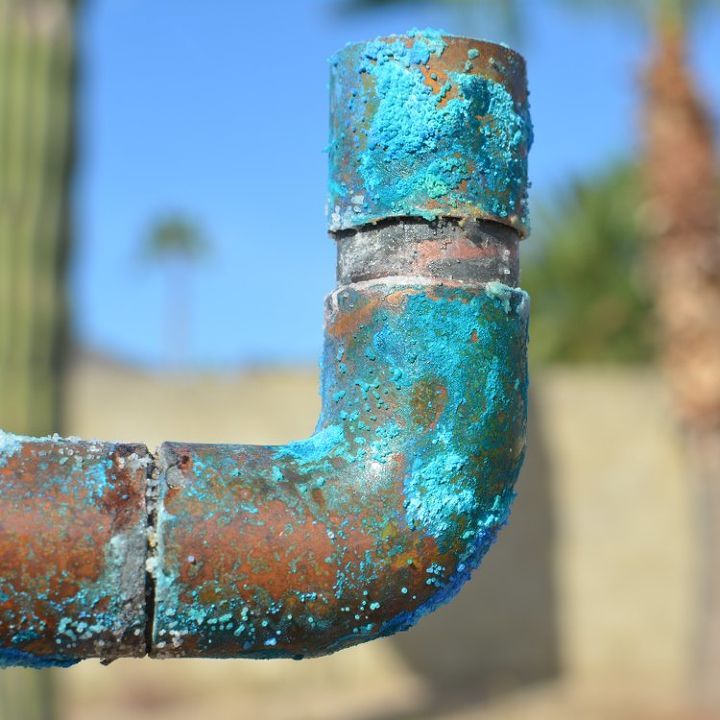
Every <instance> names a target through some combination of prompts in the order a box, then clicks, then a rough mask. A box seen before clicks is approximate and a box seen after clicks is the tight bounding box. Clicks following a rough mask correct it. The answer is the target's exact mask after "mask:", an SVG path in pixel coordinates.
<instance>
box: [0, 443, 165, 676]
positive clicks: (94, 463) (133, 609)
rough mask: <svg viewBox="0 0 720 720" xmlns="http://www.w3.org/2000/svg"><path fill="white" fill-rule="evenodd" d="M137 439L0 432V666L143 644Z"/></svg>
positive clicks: (108, 653) (105, 653)
mask: <svg viewBox="0 0 720 720" xmlns="http://www.w3.org/2000/svg"><path fill="white" fill-rule="evenodd" d="M150 464H151V457H150V455H149V454H148V452H147V449H146V448H145V447H144V446H142V445H116V444H112V443H100V442H83V441H81V440H78V439H62V438H58V437H50V438H24V437H17V436H14V435H8V434H7V433H3V432H0V509H1V511H2V514H1V515H0V667H3V666H8V665H26V666H31V667H45V666H49V665H60V666H67V665H72V664H73V663H75V662H77V661H78V660H82V659H83V658H87V657H99V658H102V659H104V660H112V659H114V658H116V657H120V656H128V655H130V656H141V655H144V654H145V652H146V647H145V628H146V625H147V613H146V607H145V590H146V588H145V560H146V545H147V543H146V533H147V515H146V509H145V491H146V486H147V482H146V481H147V476H148V470H149V467H150Z"/></svg>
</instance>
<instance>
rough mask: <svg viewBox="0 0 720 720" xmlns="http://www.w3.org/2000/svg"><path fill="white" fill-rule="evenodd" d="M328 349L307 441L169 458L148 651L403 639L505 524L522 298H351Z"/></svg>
mask: <svg viewBox="0 0 720 720" xmlns="http://www.w3.org/2000/svg"><path fill="white" fill-rule="evenodd" d="M326 338H327V339H326V344H325V351H324V366H323V385H322V399H323V413H322V417H321V419H320V423H319V425H318V429H317V432H316V434H315V435H314V436H313V437H312V438H310V439H309V440H305V441H300V442H296V443H291V444H290V445H287V446H284V447H252V446H190V445H182V444H176V445H170V446H166V447H165V449H164V450H163V452H164V453H165V454H167V456H168V457H169V458H170V461H169V462H171V463H172V468H173V470H172V473H171V471H170V469H168V471H167V477H168V480H170V478H171V476H172V483H170V482H166V483H163V484H162V486H163V497H162V498H161V502H160V511H159V515H158V537H157V543H158V546H157V547H158V552H157V566H156V567H157V572H156V596H155V623H154V638H153V641H154V645H153V647H154V649H155V650H154V651H155V654H157V655H160V656H163V655H202V656H218V657H227V656H247V657H259V658H272V657H303V656H310V655H318V654H323V653H327V652H332V651H334V650H338V649H340V648H342V647H346V646H348V645H352V644H355V643H358V642H362V641H365V640H370V639H372V638H375V637H379V636H383V635H388V634H391V633H394V632H396V631H398V630H402V629H406V628H408V627H410V626H411V625H412V624H413V623H415V622H416V621H417V620H418V619H419V618H420V617H421V616H422V615H424V614H425V613H427V612H429V611H431V610H432V609H434V608H435V607H436V606H437V605H439V604H440V603H443V602H446V601H447V600H449V599H450V598H451V597H453V596H454V595H455V593H456V592H457V591H458V589H459V588H460V586H461V585H462V583H463V582H464V581H465V580H466V579H467V578H468V577H469V575H470V573H471V571H472V570H473V569H474V568H475V567H476V566H477V564H478V563H479V561H480V559H481V558H482V556H483V555H484V553H485V552H486V551H487V549H488V548H489V546H490V545H491V544H492V542H493V541H494V539H495V537H496V534H497V531H498V530H499V528H500V527H502V525H503V524H504V523H505V522H506V520H507V516H508V512H509V508H510V504H511V502H512V499H513V496H514V492H513V486H514V483H515V480H516V478H517V474H518V472H519V469H520V466H521V464H522V459H523V454H524V448H525V420H526V402H527V400H526V391H527V372H526V361H525V352H526V340H527V297H526V295H525V294H524V293H523V292H522V291H520V290H516V289H511V288H509V287H506V286H504V285H500V284H498V283H495V284H493V285H492V287H491V288H489V289H480V290H478V289H474V290H472V289H461V288H457V287H452V288H449V287H443V286H442V285H436V286H427V287H424V286H411V287H403V286H397V287H396V286H392V285H390V286H388V285H386V284H384V283H378V284H377V285H376V286H373V287H370V288H364V289H362V290H359V289H353V288H352V286H350V287H348V288H344V289H341V290H340V291H338V292H337V293H336V294H335V295H334V296H332V297H331V300H330V310H329V319H328V331H327V335H326ZM178 470H179V473H178Z"/></svg>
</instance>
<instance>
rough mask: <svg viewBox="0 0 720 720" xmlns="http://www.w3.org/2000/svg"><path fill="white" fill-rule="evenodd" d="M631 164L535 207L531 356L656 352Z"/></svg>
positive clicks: (529, 268) (628, 356) (550, 358)
mask: <svg viewBox="0 0 720 720" xmlns="http://www.w3.org/2000/svg"><path fill="white" fill-rule="evenodd" d="M641 195H642V187H641V182H640V173H639V171H638V170H637V169H636V168H635V167H633V166H629V165H620V166H617V167H614V168H612V169H610V170H609V171H608V172H606V173H604V174H602V175H601V176H599V177H596V178H591V179H587V180H580V181H577V182H574V183H573V184H572V185H570V186H569V187H568V188H567V189H566V190H565V191H563V192H561V193H560V194H559V196H558V197H557V198H556V199H555V200H554V201H553V202H552V204H551V205H549V206H545V207H541V208H539V209H538V210H537V211H536V213H535V217H536V225H537V231H536V232H535V233H534V235H533V236H532V237H531V238H530V239H529V240H528V241H526V245H525V246H524V248H523V250H524V257H523V267H524V270H523V275H522V286H523V287H524V288H525V289H526V290H528V292H529V293H530V295H531V298H532V323H531V332H532V343H531V349H532V350H531V351H532V354H533V356H534V359H536V360H540V361H545V362H568V363H573V362H645V361H648V360H651V359H652V358H653V356H654V353H655V343H654V328H655V324H654V322H653V318H652V293H651V289H650V280H649V278H648V277H647V274H646V271H645V268H646V266H647V263H646V262H645V257H644V255H645V248H646V237H645V234H644V232H643V230H642V225H641V223H640V222H639V214H640V207H641Z"/></svg>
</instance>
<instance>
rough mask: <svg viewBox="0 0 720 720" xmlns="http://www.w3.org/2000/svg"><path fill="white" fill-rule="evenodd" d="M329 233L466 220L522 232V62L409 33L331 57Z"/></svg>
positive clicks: (525, 137)
mask: <svg viewBox="0 0 720 720" xmlns="http://www.w3.org/2000/svg"><path fill="white" fill-rule="evenodd" d="M330 96H331V117H332V118H333V122H332V123H331V135H330V146H329V171H330V195H329V208H328V209H329V214H330V229H331V230H333V231H337V230H343V229H348V228H352V227H359V226H362V225H365V224H368V223H372V222H377V221H379V220H383V219H386V218H389V217H403V216H408V217H423V218H425V219H435V218H438V217H459V218H463V217H470V218H479V219H480V218H481V219H486V220H495V221H497V222H501V223H504V224H507V225H510V226H512V227H514V228H515V229H517V230H518V231H519V232H520V233H521V234H525V233H526V232H527V222H528V219H527V214H528V209H527V194H526V189H527V156H528V151H529V148H530V145H531V143H532V124H531V121H530V115H529V107H528V102H527V88H526V86H525V65H524V61H523V60H522V58H521V57H520V56H519V55H517V54H516V53H514V52H513V51H511V50H509V49H508V48H505V47H504V46H500V45H493V44H490V43H483V42H480V41H471V40H467V39H465V38H456V37H453V36H449V35H445V34H442V33H440V32H437V31H432V30H426V31H422V32H421V31H412V32H411V33H409V34H408V35H406V36H392V37H389V38H384V39H379V40H374V41H372V42H368V43H360V44H356V45H350V46H348V47H347V48H345V49H344V50H342V51H341V52H340V53H338V54H337V55H336V56H335V57H333V58H332V59H331V93H330Z"/></svg>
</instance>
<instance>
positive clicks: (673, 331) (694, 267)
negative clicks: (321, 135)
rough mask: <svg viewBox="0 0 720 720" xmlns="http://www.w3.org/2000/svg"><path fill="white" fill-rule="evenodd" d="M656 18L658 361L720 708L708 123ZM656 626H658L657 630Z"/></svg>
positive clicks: (652, 193)
mask: <svg viewBox="0 0 720 720" xmlns="http://www.w3.org/2000/svg"><path fill="white" fill-rule="evenodd" d="M675 20H676V21H675V22H665V23H659V24H658V31H657V43H656V48H655V54H654V58H653V60H652V63H651V66H650V71H649V73H648V78H647V86H646V90H647V93H646V100H647V106H646V118H645V119H646V123H647V138H646V140H647V148H646V152H647V155H646V169H647V186H648V193H649V213H648V215H649V217H650V218H651V220H652V221H651V227H650V231H651V236H652V239H653V241H654V242H653V245H652V260H653V268H654V277H655V279H656V283H657V287H656V291H657V308H658V315H659V321H660V327H661V332H662V347H663V360H664V365H665V368H666V372H667V376H668V379H669V382H670V385H671V388H672V392H673V396H674V400H675V406H676V408H677V412H678V416H679V418H680V421H681V423H682V426H683V429H684V432H685V435H686V437H687V441H688V442H687V450H688V464H687V467H688V476H689V479H690V480H692V481H693V482H694V488H693V489H694V491H695V493H696V496H697V503H698V504H697V507H698V513H697V527H698V543H699V546H700V548H701V553H702V556H701V562H700V573H701V580H702V588H701V592H700V597H701V607H700V608H699V610H698V624H697V633H696V648H695V650H696V652H695V657H696V661H697V666H696V667H695V668H694V673H693V675H694V679H695V681H696V682H697V683H698V688H697V689H698V692H699V697H700V699H701V701H702V702H703V703H704V704H706V705H707V706H708V707H709V708H711V709H713V710H718V709H720V332H719V325H718V323H719V322H720V320H719V319H720V213H719V212H718V207H717V201H718V192H717V189H718V177H717V170H716V156H715V147H714V137H713V128H712V123H711V120H710V116H709V113H708V111H707V109H706V108H705V106H704V104H703V103H702V101H701V99H700V96H699V93H698V91H697V89H696V87H695V84H694V81H693V77H692V74H691V72H690V70H689V67H688V63H687V57H686V47H685V29H684V27H683V26H682V24H681V23H680V22H679V21H677V18H675ZM658 631H661V630H660V629H659V630H658Z"/></svg>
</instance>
